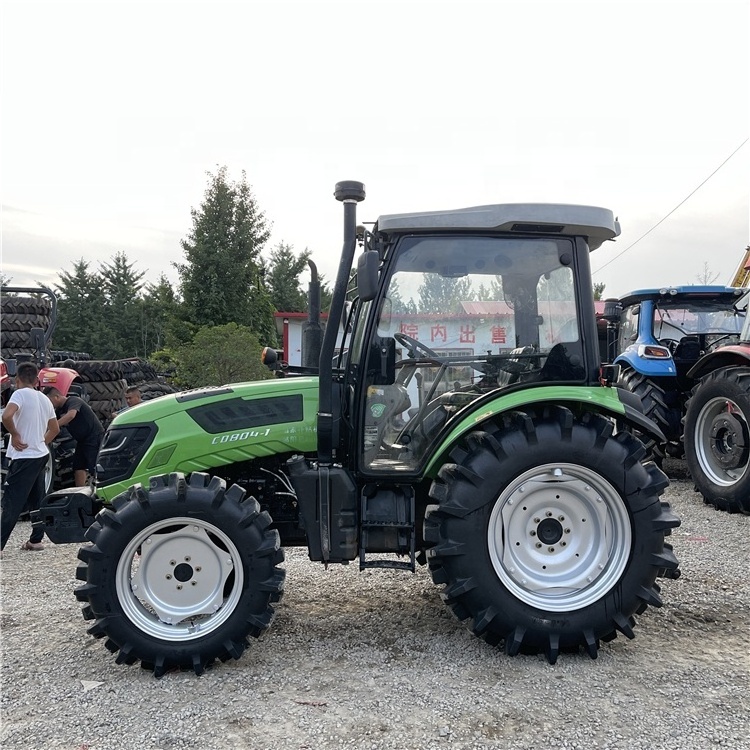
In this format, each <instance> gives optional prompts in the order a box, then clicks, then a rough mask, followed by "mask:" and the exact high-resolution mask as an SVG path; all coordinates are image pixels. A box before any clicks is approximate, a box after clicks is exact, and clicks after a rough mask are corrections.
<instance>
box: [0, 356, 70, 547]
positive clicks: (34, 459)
mask: <svg viewBox="0 0 750 750" xmlns="http://www.w3.org/2000/svg"><path fill="white" fill-rule="evenodd" d="M38 374H39V371H38V370H37V368H36V365H34V364H32V363H31V362H21V364H19V365H18V370H17V372H16V390H15V391H14V392H13V395H12V396H11V397H10V400H9V401H8V405H7V406H6V407H5V409H3V420H2V421H3V427H4V428H5V429H6V431H7V432H8V434H9V436H10V442H9V443H8V449H7V451H6V455H7V457H8V458H9V459H10V467H9V469H8V473H7V474H6V475H5V482H4V483H3V496H2V513H0V528H1V532H2V538H1V539H0V550H2V549H4V548H5V545H6V543H7V541H8V539H9V537H10V535H11V532H12V531H13V528H14V527H15V525H16V522H17V521H18V517H19V516H20V515H21V513H22V511H23V509H24V507H25V505H26V502H27V500H28V501H29V507H30V509H31V510H36V509H37V508H38V507H39V504H40V503H41V501H42V499H43V497H44V469H45V466H46V465H47V460H48V458H49V447H48V446H49V444H50V443H51V442H52V441H53V440H54V439H55V436H56V435H57V433H58V432H60V427H59V425H58V424H57V418H56V417H55V410H54V409H53V408H52V404H51V403H50V400H49V399H48V398H47V397H46V396H45V395H44V394H43V393H42V392H41V391H38V390H37V389H36V384H37V376H38ZM43 538H44V529H43V528H41V527H39V528H32V530H31V536H30V538H29V541H28V542H24V543H23V545H22V546H21V549H27V550H40V549H44V545H43V544H42V539H43Z"/></svg>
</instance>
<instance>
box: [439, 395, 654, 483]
mask: <svg viewBox="0 0 750 750" xmlns="http://www.w3.org/2000/svg"><path fill="white" fill-rule="evenodd" d="M545 404H549V405H554V406H559V405H561V404H562V405H564V406H568V407H569V408H571V409H574V408H575V407H577V406H580V407H583V408H584V409H586V410H587V411H592V412H598V413H600V414H602V415H603V416H606V417H609V418H611V419H615V420H617V421H619V422H624V423H625V424H627V425H629V426H631V427H634V428H637V429H638V431H640V432H643V433H646V434H648V435H650V436H652V437H654V439H656V440H658V441H659V442H665V441H666V438H665V436H664V433H663V432H662V431H661V430H660V429H659V428H658V427H657V426H656V425H655V424H654V423H653V422H652V421H651V420H650V419H649V418H648V417H647V416H646V415H645V414H644V413H643V411H642V406H641V402H640V399H639V398H638V397H637V396H635V395H634V394H632V393H629V392H627V391H622V390H621V389H619V388H610V387H600V386H599V387H597V386H564V385H563V386H544V387H540V388H526V389H524V390H521V391H516V392H515V393H508V394H506V395H503V396H499V397H498V398H496V399H493V400H492V401H489V402H486V401H485V402H483V403H482V404H481V405H480V406H479V407H478V408H477V409H475V410H474V411H473V412H472V413H470V414H467V415H465V416H464V417H463V418H462V419H461V421H460V422H458V423H457V424H456V425H455V426H454V427H453V429H451V431H450V432H449V433H448V434H447V435H446V436H445V437H444V438H443V439H442V440H441V441H440V443H439V445H438V447H437V450H436V451H435V452H434V453H433V456H432V459H431V460H430V462H429V463H428V464H427V467H426V470H425V473H426V474H427V475H428V476H435V475H436V474H437V471H438V470H439V469H440V467H441V466H442V465H443V464H444V463H445V462H446V461H447V460H448V455H449V453H450V451H451V450H452V449H453V447H454V446H455V445H456V443H457V442H459V441H460V440H461V439H462V438H463V437H464V436H465V435H467V434H468V433H469V432H472V431H474V430H477V429H481V428H482V425H483V424H484V423H486V422H488V421H490V420H493V419H495V418H497V417H498V416H500V415H502V414H504V413H505V412H509V411H514V410H516V409H519V408H522V407H524V406H532V405H533V406H544V405H545Z"/></svg>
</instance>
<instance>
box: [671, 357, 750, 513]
mask: <svg viewBox="0 0 750 750" xmlns="http://www.w3.org/2000/svg"><path fill="white" fill-rule="evenodd" d="M749 425H750V367H722V368H720V369H718V370H714V372H712V373H709V374H708V375H706V376H705V377H703V378H702V379H701V380H700V382H699V383H698V384H697V385H696V386H695V388H693V392H692V395H691V397H690V400H689V401H688V403H687V412H686V414H685V458H686V459H687V465H688V469H689V470H690V475H691V476H692V478H693V481H694V482H695V487H696V489H697V490H698V491H699V492H700V493H701V494H702V495H703V499H704V501H705V502H706V503H708V504H709V505H713V506H714V507H715V508H718V509H719V510H725V511H729V512H730V513H731V512H737V511H742V512H746V513H750V427H749Z"/></svg>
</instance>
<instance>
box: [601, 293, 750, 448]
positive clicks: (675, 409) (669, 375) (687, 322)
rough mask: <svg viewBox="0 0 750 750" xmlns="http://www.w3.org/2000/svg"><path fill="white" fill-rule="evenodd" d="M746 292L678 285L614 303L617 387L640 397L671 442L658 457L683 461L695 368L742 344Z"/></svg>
mask: <svg viewBox="0 0 750 750" xmlns="http://www.w3.org/2000/svg"><path fill="white" fill-rule="evenodd" d="M746 291H747V290H746V289H740V288H735V287H726V286H701V285H691V286H675V287H663V288H660V289H639V290H636V291H633V292H630V293H628V294H626V295H624V296H622V297H621V298H620V299H619V300H617V301H616V304H614V305H613V304H612V303H613V302H615V301H614V300H609V303H610V305H609V313H610V314H609V316H608V317H609V339H608V342H609V343H608V346H609V355H610V356H609V360H610V361H612V362H614V363H615V364H619V365H620V368H621V372H620V377H619V380H618V386H619V387H621V388H624V389H625V390H628V391H631V392H633V393H635V394H637V395H638V396H639V397H640V398H641V401H642V402H643V406H644V409H645V411H646V413H647V414H648V415H649V416H650V417H651V418H652V419H653V420H654V421H655V422H656V423H657V424H658V425H659V427H661V429H662V431H663V432H664V434H665V436H666V438H667V443H666V445H665V446H654V447H653V452H654V457H655V458H657V459H658V458H663V456H664V454H665V453H667V454H669V455H671V456H676V457H682V455H683V445H682V420H683V417H684V415H685V403H686V401H687V399H688V397H689V396H690V392H691V390H692V388H693V386H694V385H695V380H694V378H692V377H690V376H689V375H688V372H689V370H690V369H691V368H692V367H693V365H694V364H695V363H696V362H697V361H698V360H699V359H700V358H701V357H702V356H703V355H704V354H706V353H707V352H709V351H712V350H713V349H715V348H716V347H717V346H724V345H726V344H730V343H734V342H737V341H739V338H740V332H741V330H742V324H743V322H744V319H745V313H744V312H743V311H741V310H738V309H737V308H736V306H735V303H736V302H737V301H738V300H739V299H740V297H741V296H742V295H743V294H744V293H745V292H746Z"/></svg>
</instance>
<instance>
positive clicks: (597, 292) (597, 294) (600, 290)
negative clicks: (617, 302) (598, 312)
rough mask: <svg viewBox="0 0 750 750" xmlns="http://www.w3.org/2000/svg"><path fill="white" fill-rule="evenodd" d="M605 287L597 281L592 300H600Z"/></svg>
mask: <svg viewBox="0 0 750 750" xmlns="http://www.w3.org/2000/svg"><path fill="white" fill-rule="evenodd" d="M605 286H606V284H605V283H604V282H603V281H599V282H597V283H595V284H594V299H602V296H603V295H604V287H605Z"/></svg>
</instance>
